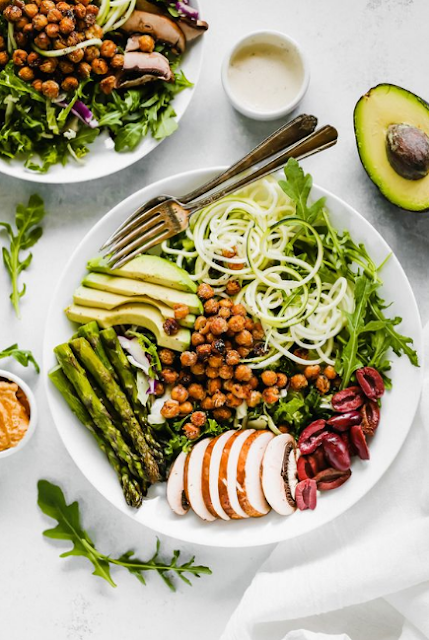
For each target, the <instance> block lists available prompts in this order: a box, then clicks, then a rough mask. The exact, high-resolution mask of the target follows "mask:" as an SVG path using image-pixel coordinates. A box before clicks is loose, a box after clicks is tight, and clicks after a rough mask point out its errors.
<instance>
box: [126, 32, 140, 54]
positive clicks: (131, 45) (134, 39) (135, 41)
mask: <svg viewBox="0 0 429 640" xmlns="http://www.w3.org/2000/svg"><path fill="white" fill-rule="evenodd" d="M140 36H141V34H140V33H134V34H133V35H132V36H130V37H129V38H128V40H127V44H126V45H125V53H127V52H128V51H140V45H139V39H140Z"/></svg>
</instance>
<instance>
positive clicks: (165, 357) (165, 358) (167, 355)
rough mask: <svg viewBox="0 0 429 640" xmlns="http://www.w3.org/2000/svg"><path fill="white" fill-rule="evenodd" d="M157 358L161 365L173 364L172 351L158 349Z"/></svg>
mask: <svg viewBox="0 0 429 640" xmlns="http://www.w3.org/2000/svg"><path fill="white" fill-rule="evenodd" d="M158 356H159V359H160V361H161V363H162V364H166V365H172V364H173V362H174V351H172V350H171V349H160V350H159V351H158Z"/></svg>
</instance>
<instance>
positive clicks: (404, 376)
mask: <svg viewBox="0 0 429 640" xmlns="http://www.w3.org/2000/svg"><path fill="white" fill-rule="evenodd" d="M223 170H225V167H217V168H216V167H215V168H211V169H199V170H196V171H190V172H188V173H182V174H179V175H176V176H171V177H168V178H164V179H163V180H161V181H160V182H157V183H154V184H151V185H149V186H147V187H145V188H144V189H142V190H140V191H137V192H136V193H134V194H133V195H132V196H130V197H129V198H127V199H126V200H124V201H123V202H121V203H120V204H118V205H117V206H116V207H114V208H113V209H112V210H111V211H110V212H109V213H107V214H106V215H105V216H104V218H102V219H101V220H100V221H99V222H98V223H97V224H96V225H94V227H93V228H92V229H91V230H90V231H89V233H88V234H87V235H86V236H85V237H84V238H83V239H82V242H81V243H80V245H79V246H78V247H77V248H76V250H75V251H74V253H73V255H72V257H71V258H70V260H69V262H68V264H67V265H66V267H65V269H64V271H63V273H62V275H61V276H60V277H59V278H58V282H57V287H56V289H55V291H54V292H53V294H52V298H51V306H50V309H49V312H48V315H47V318H46V324H45V335H44V345H43V364H44V370H45V371H49V369H50V368H51V367H52V366H54V365H55V364H56V360H55V356H54V353H53V348H54V347H55V346H56V345H58V344H61V343H63V342H65V341H67V340H69V339H70V337H71V335H72V334H73V333H74V328H73V325H72V324H71V323H70V322H69V320H67V318H66V316H65V314H64V311H63V309H64V308H65V307H66V306H67V305H68V304H70V300H71V298H72V296H73V291H74V289H75V288H76V287H77V286H78V285H79V284H80V282H81V280H82V277H83V276H84V274H85V265H86V263H87V261H88V260H89V259H90V258H93V257H94V256H95V255H96V254H97V252H98V249H99V247H100V244H101V243H102V242H103V241H104V240H105V239H106V238H108V237H109V236H110V235H111V234H112V233H113V232H114V231H115V229H117V227H118V225H119V224H121V223H122V222H123V221H124V220H125V219H126V218H127V216H128V215H130V213H131V212H132V211H134V210H135V209H136V208H137V207H138V206H139V205H141V203H142V202H145V201H146V200H149V199H150V198H153V197H155V196H157V195H159V194H160V193H171V194H172V195H177V194H180V193H187V192H188V191H191V190H192V189H196V188H197V187H198V186H200V185H201V184H203V183H204V182H205V181H206V180H209V179H210V180H211V179H212V178H214V177H215V176H216V175H218V174H219V173H220V171H223ZM279 177H280V174H279ZM311 196H312V197H311V199H312V200H313V201H315V200H317V199H318V198H320V197H326V206H327V208H328V209H329V211H330V214H331V217H332V220H333V222H334V224H335V226H336V227H337V228H338V229H339V230H344V229H348V230H349V231H350V233H351V234H352V237H353V238H354V240H355V242H364V243H365V245H366V247H367V249H368V251H369V252H370V255H371V257H372V258H373V260H374V261H375V263H376V264H381V263H382V262H383V261H384V260H385V258H386V256H387V255H389V254H391V253H392V250H391V249H390V247H389V246H388V245H387V243H386V242H385V240H384V239H383V238H382V237H381V235H380V234H379V233H378V232H377V231H376V230H375V229H374V228H373V227H372V226H371V225H370V224H369V222H368V221H367V220H365V218H363V216H361V215H360V214H359V213H358V212H357V211H355V209H353V208H352V207H350V206H349V205H348V204H346V203H345V202H344V201H343V200H340V198H338V197H337V196H335V195H333V194H331V193H329V192H328V191H325V190H324V189H321V188H320V187H317V186H313V189H312V194H311ZM381 276H382V279H383V286H382V289H381V292H380V293H381V297H382V298H383V299H385V300H388V301H389V302H390V301H393V304H392V306H391V307H389V309H388V311H387V314H388V315H389V317H392V318H393V317H395V315H400V316H402V318H403V322H402V324H401V325H400V331H401V332H403V333H404V335H407V336H412V337H413V338H414V346H415V348H416V350H417V352H418V354H419V356H420V358H421V356H422V353H423V347H422V328H421V323H420V317H419V312H418V309H417V304H416V301H415V298H414V295H413V292H412V290H411V287H410V284H409V282H408V280H407V277H406V275H405V273H404V271H403V269H402V267H401V265H400V264H399V261H398V259H397V258H396V257H395V255H393V253H392V255H391V257H390V260H388V261H387V263H386V264H385V266H384V267H383V270H382V272H381ZM422 374H423V369H422V368H419V369H417V368H416V367H413V366H412V365H411V364H410V362H409V361H408V359H407V357H406V356H403V357H402V358H398V357H397V356H395V355H394V354H392V370H391V372H389V376H390V377H391V378H392V383H393V389H392V391H389V392H388V393H386V394H385V396H384V398H383V409H382V413H381V422H380V426H379V429H378V432H377V437H376V438H374V441H373V442H372V443H371V461H370V462H369V463H367V462H364V461H363V460H356V461H354V462H353V476H352V479H351V480H350V481H349V482H346V484H344V485H343V486H342V487H341V488H340V489H338V490H336V491H326V492H325V494H324V495H323V496H321V497H320V500H319V501H318V505H317V509H316V510H315V511H299V512H297V513H296V514H295V515H293V516H291V517H289V518H288V517H282V516H278V515H276V514H275V513H272V512H271V513H270V514H269V515H267V516H265V517H263V518H249V519H247V520H241V521H240V520H234V521H230V522H224V521H217V522H212V523H207V522H203V521H202V520H200V519H199V518H198V517H197V516H196V515H195V514H193V513H188V515H187V516H185V517H180V516H176V515H175V514H174V513H173V512H172V510H171V509H170V507H169V506H168V504H167V500H166V497H165V483H158V484H157V485H154V486H153V487H151V489H150V491H149V495H148V497H147V498H146V499H145V500H144V502H143V505H142V507H141V508H140V509H138V510H135V509H132V508H131V507H128V506H127V505H126V504H125V500H124V497H123V495H122V491H121V487H120V485H119V482H118V479H117V477H116V474H115V472H114V471H113V469H112V468H111V467H110V465H109V463H108V461H107V460H106V458H105V456H104V454H103V453H102V451H100V449H99V448H98V446H97V443H96V442H95V440H94V438H93V437H92V435H91V433H90V432H89V431H88V429H85V427H84V426H83V425H81V424H80V423H79V420H78V419H77V418H76V416H75V415H74V414H73V413H72V411H70V408H69V407H68V405H67V403H66V402H65V401H64V398H63V397H62V396H61V394H60V393H59V392H58V390H57V389H56V388H55V387H54V385H53V384H52V383H51V381H50V380H49V379H48V377H47V376H46V375H45V376H44V383H45V385H46V389H47V396H48V402H49V407H50V410H51V412H52V416H53V419H54V422H55V425H56V427H57V429H58V431H59V434H60V436H61V438H62V440H63V442H64V444H65V446H66V448H67V449H68V452H69V453H70V455H71V456H72V458H73V460H74V461H75V462H76V464H77V466H78V467H79V468H80V470H81V471H82V473H83V474H84V475H85V476H86V478H87V479H88V480H89V482H91V483H92V484H93V486H94V487H95V488H96V489H97V490H98V491H99V492H100V493H101V494H102V495H103V496H104V497H105V498H106V499H107V500H109V501H110V502H111V503H112V504H113V505H114V506H115V507H116V508H117V509H119V511H121V512H122V513H126V514H127V515H129V516H130V517H131V518H132V519H133V520H134V521H135V522H138V523H140V524H142V525H144V526H146V527H150V528H151V529H153V530H154V531H157V532H159V533H162V534H164V535H168V536H171V537H173V538H177V539H179V540H184V541H186V542H192V543H196V544H205V545H210V546H214V547H251V546H258V545H264V544H269V543H273V542H279V541H280V540H288V539H292V538H296V537H297V536H300V535H305V534H306V533H309V532H310V531H313V530H314V529H316V528H317V527H320V526H321V525H323V524H326V523H327V522H329V521H331V520H333V519H334V518H336V517H338V516H339V515H340V514H342V513H344V511H346V510H347V509H349V508H350V507H351V506H352V505H354V504H355V503H356V502H357V501H358V500H360V499H361V498H362V497H363V496H365V494H366V493H367V492H368V491H369V490H370V489H371V488H372V487H373V486H374V485H375V484H376V483H377V482H378V480H379V479H380V478H381V476H382V475H383V473H384V472H385V471H386V470H387V468H388V467H389V466H390V464H391V463H392V462H393V460H394V458H395V456H396V455H397V454H398V453H399V451H400V450H401V448H402V445H403V443H404V441H405V439H406V437H407V434H408V431H409V429H410V427H411V423H412V420H413V417H414V414H415V412H416V409H417V404H418V400H419V396H420V391H421V386H422ZM404 398H406V402H404ZM94 503H95V499H94ZM250 521H251V522H250Z"/></svg>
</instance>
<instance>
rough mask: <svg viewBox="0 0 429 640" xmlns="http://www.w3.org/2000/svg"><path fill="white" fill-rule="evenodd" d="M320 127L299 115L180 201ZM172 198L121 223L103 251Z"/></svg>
mask: <svg viewBox="0 0 429 640" xmlns="http://www.w3.org/2000/svg"><path fill="white" fill-rule="evenodd" d="M316 126H317V118H315V117H314V116H309V115H306V114H302V115H300V116H297V117H296V118H294V119H293V120H291V121H290V122H288V123H286V124H285V125H283V126H281V127H280V128H279V129H277V130H276V131H274V133H272V134H270V135H269V136H268V137H267V138H265V140H263V141H262V142H261V143H260V144H258V145H257V146H256V147H254V148H253V149H252V150H251V151H250V152H249V153H248V154H247V155H245V156H244V157H243V158H241V159H240V160H238V162H236V163H234V164H233V165H232V166H231V167H229V169H227V170H226V171H223V172H222V173H220V174H219V175H217V176H216V177H214V178H212V179H211V180H209V181H208V182H205V183H204V184H202V185H201V186H199V187H197V188H196V189H194V191H190V192H189V193H187V194H186V195H183V196H176V199H177V200H179V202H182V203H183V204H189V203H190V202H192V200H195V199H196V198H200V197H201V196H203V195H204V194H206V193H208V192H209V191H211V190H212V189H215V188H216V187H219V186H220V185H221V184H224V183H225V182H227V181H228V180H230V179H231V178H235V177H236V176H238V175H239V174H240V173H242V172H243V171H245V170H246V169H249V168H251V167H253V166H255V165H256V164H258V163H259V162H262V161H263V160H267V158H270V157H271V156H272V155H273V154H275V153H278V152H279V151H282V150H283V149H285V148H286V147H289V146H291V145H293V144H295V143H296V142H298V141H299V140H302V139H303V138H305V137H306V136H308V135H309V134H310V133H312V132H313V131H314V130H315V128H316ZM170 198H171V196H167V195H160V196H156V197H155V198H152V199H151V200H148V201H147V202H145V204H144V205H142V206H141V207H139V208H138V209H137V210H136V211H134V213H132V214H131V215H130V216H129V217H128V218H127V219H126V220H125V222H124V223H123V224H121V225H120V226H119V227H118V229H117V230H116V231H115V233H114V234H113V235H112V236H110V238H109V239H108V240H107V241H106V242H105V243H104V245H103V246H102V247H101V250H105V249H106V250H109V248H110V249H112V248H114V244H115V241H116V240H119V239H120V238H123V237H125V235H126V234H127V233H129V232H130V231H131V230H132V229H134V228H136V227H137V226H139V216H140V215H141V214H143V213H145V212H146V211H149V209H152V208H153V207H156V206H157V205H159V204H161V203H162V202H165V201H166V200H169V199H170Z"/></svg>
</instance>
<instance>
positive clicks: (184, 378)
mask: <svg viewBox="0 0 429 640" xmlns="http://www.w3.org/2000/svg"><path fill="white" fill-rule="evenodd" d="M177 382H178V384H183V386H184V387H189V385H190V384H191V382H192V375H191V373H190V371H186V370H185V369H182V371H181V372H180V373H179V377H178V378H177Z"/></svg>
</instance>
